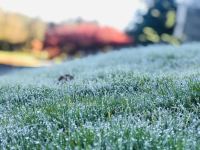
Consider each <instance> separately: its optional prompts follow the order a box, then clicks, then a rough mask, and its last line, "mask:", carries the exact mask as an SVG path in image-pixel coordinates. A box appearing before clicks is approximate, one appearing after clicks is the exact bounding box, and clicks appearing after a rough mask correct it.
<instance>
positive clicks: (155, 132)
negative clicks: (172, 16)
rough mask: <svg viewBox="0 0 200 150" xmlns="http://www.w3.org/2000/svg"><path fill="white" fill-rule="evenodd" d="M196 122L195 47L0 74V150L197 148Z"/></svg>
mask: <svg viewBox="0 0 200 150" xmlns="http://www.w3.org/2000/svg"><path fill="white" fill-rule="evenodd" d="M64 74H70V75H73V76H74V79H73V80H72V81H69V82H66V83H58V78H59V76H60V75H64ZM199 117H200V44H198V43H194V44H187V45H184V46H181V47H171V46H154V47H146V48H137V49H123V50H121V51H115V52H110V53H107V54H100V55H98V56H90V57H87V58H84V59H81V60H73V61H71V62H67V63H65V64H62V65H59V66H55V67H53V68H43V69H37V70H24V71H21V72H19V73H16V74H10V75H7V76H1V77H0V149H3V148H5V149H9V148H13V149H30V148H36V149H42V148H47V149H75V148H77V149H198V148H200V118H199Z"/></svg>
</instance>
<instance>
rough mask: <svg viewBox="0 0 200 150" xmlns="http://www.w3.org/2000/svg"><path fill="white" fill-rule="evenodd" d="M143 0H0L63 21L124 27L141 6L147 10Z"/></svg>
mask: <svg viewBox="0 0 200 150" xmlns="http://www.w3.org/2000/svg"><path fill="white" fill-rule="evenodd" d="M141 1H142V0H0V8H3V9H4V10H9V11H13V12H19V13H23V14H25V15H27V16H30V17H39V18H41V19H43V20H45V21H54V22H61V21H64V20H69V19H74V18H77V17H81V18H83V19H85V20H88V21H94V20H96V21H98V22H99V23H100V24H101V25H108V26H113V27H115V28H117V29H120V30H124V29H125V28H126V27H127V25H128V24H129V23H130V22H131V21H132V20H133V19H134V15H135V13H136V11H137V10H138V9H145V4H144V3H143V2H141Z"/></svg>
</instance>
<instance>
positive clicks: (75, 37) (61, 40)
mask: <svg viewBox="0 0 200 150" xmlns="http://www.w3.org/2000/svg"><path fill="white" fill-rule="evenodd" d="M131 43H133V39H132V38H130V37H128V36H127V35H126V34H124V33H122V32H120V31H118V30H116V29H114V28H111V27H100V26H99V25H97V24H95V23H80V24H70V25H54V26H50V27H49V28H48V29H47V32H46V35H45V41H44V48H45V49H47V50H48V51H49V52H50V51H52V50H53V49H54V50H53V51H55V50H56V51H57V52H50V53H52V54H50V57H54V56H55V55H58V54H59V53H61V52H66V53H67V54H68V55H74V54H76V53H77V52H79V51H83V52H85V53H87V52H95V51H96V50H97V49H102V48H105V47H107V46H115V47H118V46H126V45H130V44H131Z"/></svg>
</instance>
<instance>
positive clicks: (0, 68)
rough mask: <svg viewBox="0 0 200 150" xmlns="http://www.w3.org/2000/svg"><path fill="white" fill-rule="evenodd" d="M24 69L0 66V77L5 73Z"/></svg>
mask: <svg viewBox="0 0 200 150" xmlns="http://www.w3.org/2000/svg"><path fill="white" fill-rule="evenodd" d="M24 68H26V67H13V66H9V65H0V75H5V74H7V73H11V72H15V71H19V70H21V69H24Z"/></svg>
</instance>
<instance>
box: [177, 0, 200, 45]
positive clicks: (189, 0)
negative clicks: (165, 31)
mask: <svg viewBox="0 0 200 150" xmlns="http://www.w3.org/2000/svg"><path fill="white" fill-rule="evenodd" d="M177 1H178V10H177V25H176V28H175V32H174V35H175V36H177V37H179V38H181V39H183V40H185V41H200V32H199V29H200V3H199V0H177Z"/></svg>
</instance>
